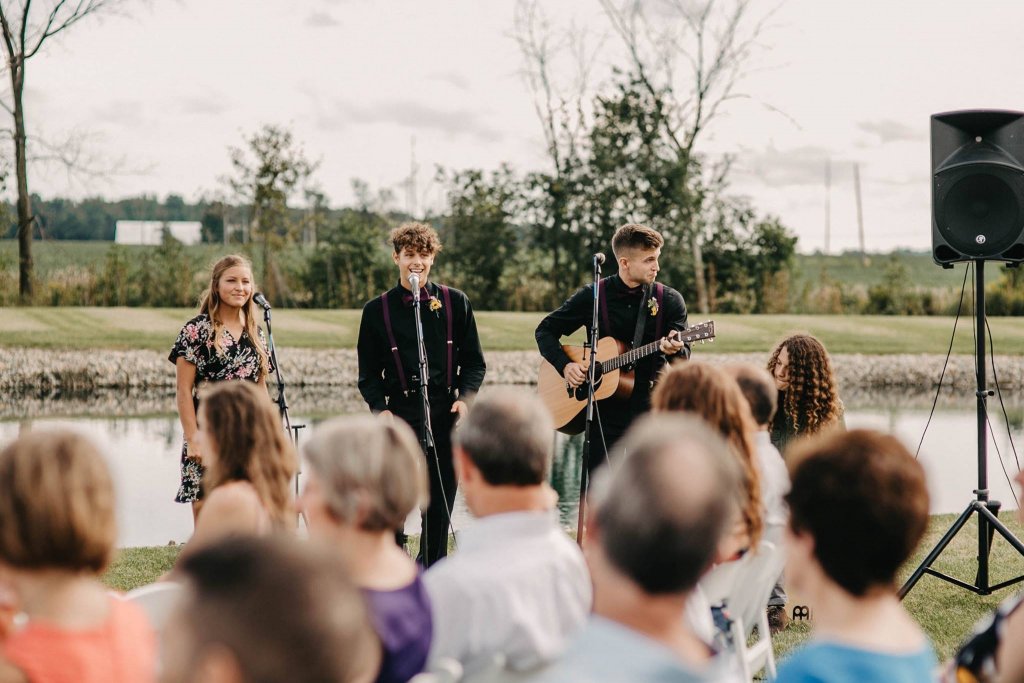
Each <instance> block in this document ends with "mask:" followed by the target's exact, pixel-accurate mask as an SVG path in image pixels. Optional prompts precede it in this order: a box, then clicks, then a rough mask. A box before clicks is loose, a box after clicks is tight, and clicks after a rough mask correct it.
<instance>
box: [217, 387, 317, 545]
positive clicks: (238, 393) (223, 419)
mask: <svg viewBox="0 0 1024 683" xmlns="http://www.w3.org/2000/svg"><path fill="white" fill-rule="evenodd" d="M199 410H200V416H201V419H203V418H205V419H203V425H202V428H203V430H204V431H206V433H207V434H209V435H210V438H211V439H212V440H213V442H214V443H215V444H216V447H217V457H215V458H213V462H212V463H211V464H210V467H209V468H208V469H207V470H206V472H205V474H204V475H203V477H204V482H203V484H204V487H205V488H207V489H208V490H207V493H209V491H211V490H213V489H215V488H216V487H218V486H220V485H222V484H226V483H227V482H230V481H247V482H249V483H250V484H252V486H253V488H254V489H256V494H257V495H258V496H259V498H260V501H261V502H262V503H263V505H264V507H266V509H267V512H269V513H270V518H271V519H272V520H273V521H274V523H275V525H277V526H278V527H284V525H285V524H287V522H288V519H289V516H290V513H291V511H292V505H291V491H290V484H291V480H292V477H294V476H295V470H296V469H297V458H296V457H295V450H294V448H293V447H292V443H291V441H289V439H288V437H287V436H286V435H285V431H284V426H283V425H282V424H281V418H280V416H279V415H278V413H277V409H276V407H275V406H274V404H273V403H271V401H270V398H269V397H268V396H267V393H266V391H265V390H264V389H262V388H260V387H258V386H256V385H255V384H253V383H252V382H217V383H216V384H214V385H213V386H212V387H210V390H209V392H207V393H205V394H204V395H203V398H202V402H201V403H200V407H199Z"/></svg>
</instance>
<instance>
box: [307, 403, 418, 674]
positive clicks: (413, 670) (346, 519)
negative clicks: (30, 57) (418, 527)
mask: <svg viewBox="0 0 1024 683" xmlns="http://www.w3.org/2000/svg"><path fill="white" fill-rule="evenodd" d="M303 453H304V455H305V459H306V462H307V464H308V467H307V472H306V477H305V480H306V485H305V489H304V490H303V494H302V498H301V500H300V504H301V507H302V510H303V513H304V514H305V516H306V522H307V524H308V525H309V534H310V536H311V537H313V538H316V539H320V540H323V541H325V542H326V543H328V544H329V545H330V547H331V548H334V549H335V551H336V552H337V553H338V555H339V557H340V558H341V559H342V561H343V562H344V564H345V566H346V567H347V568H348V571H349V575H350V576H351V577H352V579H353V580H354V581H355V582H356V584H357V585H358V586H359V587H360V588H361V589H362V591H363V595H364V596H365V597H366V600H367V603H368V606H369V610H370V618H371V620H372V621H373V624H374V627H375V629H376V631H377V635H378V636H379V637H380V639H381V644H382V646H383V648H384V661H383V663H382V665H381V670H380V674H379V675H378V678H377V680H378V681H379V682H381V683H404V682H405V681H407V680H409V679H410V678H412V677H413V676H415V675H416V674H418V673H420V672H421V671H423V667H424V665H425V664H426V661H427V653H428V652H429V650H430V640H431V620H430V602H429V600H428V599H427V593H426V589H425V588H424V585H423V582H422V581H421V579H420V573H419V569H418V568H417V565H416V563H415V562H413V560H412V558H411V557H409V556H408V555H407V554H406V553H405V552H404V551H403V550H402V549H401V548H400V547H398V546H397V545H396V544H395V531H396V530H397V529H401V528H402V527H403V526H404V524H405V518H406V517H408V516H409V513H411V512H412V511H413V510H415V509H416V508H417V507H418V506H422V505H425V503H426V498H427V475H426V472H424V460H423V455H422V453H421V452H420V447H419V443H418V442H417V441H416V435H415V434H414V433H413V431H412V429H411V428H410V427H409V426H408V425H407V424H406V423H405V422H402V421H400V420H385V419H382V418H377V417H372V416H369V415H363V416H358V417H343V418H339V419H336V420H332V421H330V422H328V423H326V424H324V425H322V426H320V427H318V428H317V430H316V431H315V432H314V434H313V438H312V439H310V440H309V441H308V442H307V443H306V445H305V447H304V449H303Z"/></svg>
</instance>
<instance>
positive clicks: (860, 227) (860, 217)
mask: <svg viewBox="0 0 1024 683" xmlns="http://www.w3.org/2000/svg"><path fill="white" fill-rule="evenodd" d="M853 191H854V193H855V194H856V196H857V235H858V236H859V237H860V260H861V263H863V264H864V266H865V267H867V265H868V254H867V251H866V250H865V249H864V208H863V205H862V204H863V203H862V201H861V196H860V164H858V163H854V164H853Z"/></svg>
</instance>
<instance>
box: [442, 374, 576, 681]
mask: <svg viewBox="0 0 1024 683" xmlns="http://www.w3.org/2000/svg"><path fill="white" fill-rule="evenodd" d="M552 431H553V428H552V425H551V418H550V416H549V415H548V412H547V409H545V408H544V405H543V404H542V403H541V402H540V399H539V398H538V397H537V396H536V395H535V394H531V393H527V392H525V391H515V390H501V389H498V390H491V391H486V392H483V393H481V394H480V396H479V397H478V398H477V400H476V402H475V403H474V405H473V410H472V411H470V413H469V415H468V416H467V417H465V418H464V419H463V420H462V421H461V422H460V423H459V427H458V429H456V430H455V432H454V434H453V439H454V449H453V452H454V455H455V468H456V471H457V472H458V476H459V486H460V488H461V490H462V491H463V495H464V496H465V499H466V506H467V507H468V508H469V510H470V512H472V513H473V515H474V516H475V517H476V521H475V522H474V523H473V524H472V525H470V526H469V527H468V528H466V529H465V530H463V531H461V532H460V533H459V537H458V539H459V540H458V544H459V545H458V552H456V553H454V554H453V555H452V556H450V557H448V558H447V559H444V560H441V561H440V562H438V563H437V564H436V565H435V566H433V567H431V568H430V569H429V570H428V571H427V573H426V574H425V577H424V581H425V582H426V585H427V593H428V595H429V596H430V601H431V607H432V612H433V617H434V640H433V642H432V644H431V650H430V657H429V660H428V667H427V668H428V669H430V668H431V665H433V664H436V663H437V662H438V660H440V659H442V658H452V659H456V660H458V661H460V662H461V663H462V664H463V667H464V668H465V671H466V673H467V676H469V675H472V674H473V673H475V672H486V671H488V670H494V669H497V668H506V669H509V670H512V671H517V672H521V671H529V670H531V669H535V668H538V667H541V666H543V665H545V664H546V663H548V662H550V661H551V660H553V659H554V658H555V657H557V656H558V655H559V654H561V653H562V651H563V650H564V649H565V647H566V645H567V644H568V642H569V640H570V638H571V637H572V636H574V635H575V634H576V633H577V632H578V631H579V630H580V628H582V626H583V624H584V623H585V622H586V619H587V614H588V613H589V612H590V603H591V591H590V578H589V577H588V576H587V568H586V564H585V562H584V560H583V555H582V554H581V553H580V551H579V548H577V547H576V544H575V543H573V541H572V540H571V539H570V538H569V536H568V534H567V533H566V532H565V530H564V529H562V528H561V527H560V526H559V524H558V516H557V512H556V510H555V502H556V495H555V493H554V491H553V490H552V488H551V487H550V486H549V485H548V477H549V475H550V470H551V458H552V451H553V443H552V438H551V433H552ZM484 675H485V676H486V673H485V674H484Z"/></svg>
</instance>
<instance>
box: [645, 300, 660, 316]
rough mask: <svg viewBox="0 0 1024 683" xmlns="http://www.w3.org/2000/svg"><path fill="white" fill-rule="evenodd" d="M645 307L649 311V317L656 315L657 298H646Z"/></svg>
mask: <svg viewBox="0 0 1024 683" xmlns="http://www.w3.org/2000/svg"><path fill="white" fill-rule="evenodd" d="M647 308H648V310H650V312H651V317H652V318H653V317H654V316H656V315H658V301H657V299H648V300H647Z"/></svg>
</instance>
